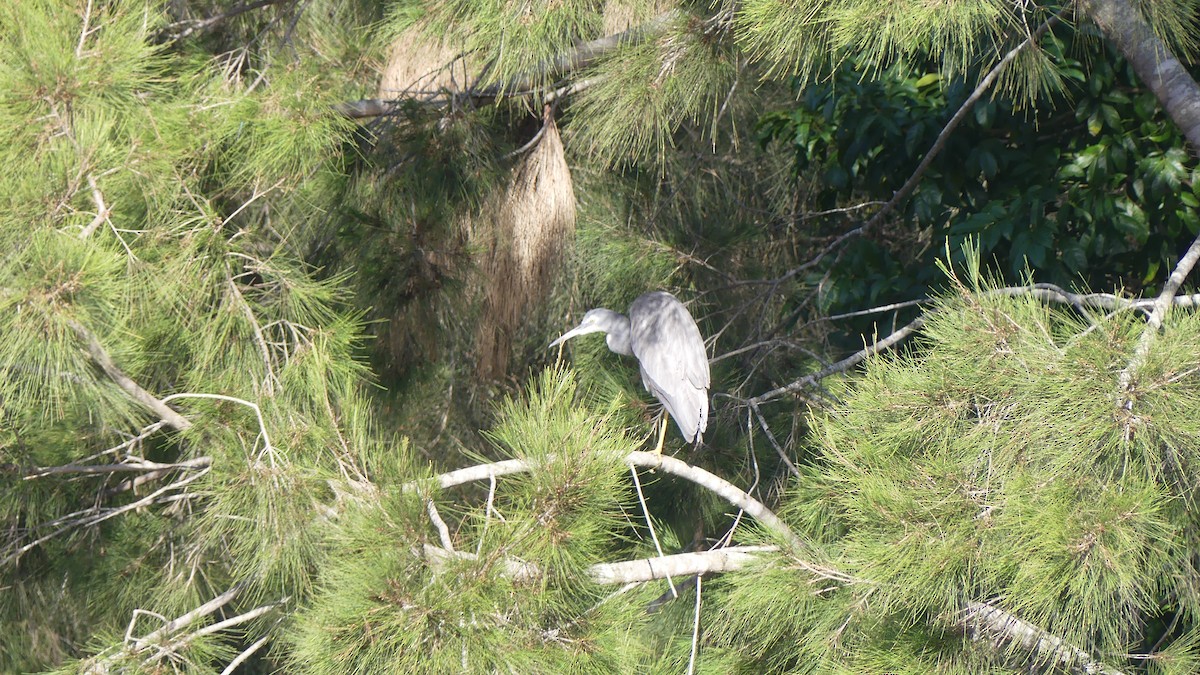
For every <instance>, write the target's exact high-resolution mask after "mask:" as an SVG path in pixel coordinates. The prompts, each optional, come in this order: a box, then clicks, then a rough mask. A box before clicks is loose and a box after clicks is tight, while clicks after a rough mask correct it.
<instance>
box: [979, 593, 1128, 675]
mask: <svg viewBox="0 0 1200 675" xmlns="http://www.w3.org/2000/svg"><path fill="white" fill-rule="evenodd" d="M958 625H959V628H960V629H963V630H965V631H966V632H967V634H968V635H970V636H971V637H972V638H974V639H989V640H992V641H993V642H1008V643H1011V644H1013V645H1016V646H1019V647H1021V648H1022V649H1023V650H1025V651H1027V652H1032V653H1035V654H1037V655H1038V656H1039V657H1041V658H1042V659H1044V660H1045V661H1048V662H1050V663H1054V664H1055V665H1058V666H1060V667H1062V668H1065V669H1066V670H1067V671H1068V672H1071V673H1079V674H1080V675H1085V674H1086V675H1122V674H1121V671H1119V670H1114V669H1112V668H1109V667H1108V666H1106V665H1104V664H1103V663H1101V662H1100V661H1098V660H1097V659H1095V658H1093V657H1092V655H1091V654H1089V653H1087V652H1085V651H1084V650H1082V649H1080V648H1078V647H1076V646H1074V645H1071V644H1068V643H1067V642H1066V641H1064V640H1063V639H1062V638H1060V637H1057V636H1055V635H1051V634H1050V633H1047V632H1046V631H1044V630H1042V629H1041V628H1038V627H1037V626H1035V625H1033V624H1031V623H1028V622H1026V621H1022V620H1021V619H1018V618H1017V617H1015V616H1013V615H1012V614H1009V613H1008V612H1006V611H1004V610H1002V609H1000V608H999V607H995V606H993V605H989V604H986V603H982V602H969V603H967V606H966V607H965V608H964V609H963V611H962V614H961V616H960V618H959V620H958ZM996 646H997V647H1000V646H1001V645H1000V644H997V645H996Z"/></svg>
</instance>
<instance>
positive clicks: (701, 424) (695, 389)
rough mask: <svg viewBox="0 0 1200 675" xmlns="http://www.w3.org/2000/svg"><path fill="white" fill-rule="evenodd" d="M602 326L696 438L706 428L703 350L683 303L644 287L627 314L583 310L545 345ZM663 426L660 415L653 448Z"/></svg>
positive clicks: (685, 432) (690, 436)
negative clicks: (576, 321) (573, 324)
mask: <svg viewBox="0 0 1200 675" xmlns="http://www.w3.org/2000/svg"><path fill="white" fill-rule="evenodd" d="M601 332H602V333H607V336H606V338H605V341H606V342H607V343H608V348H609V349H610V350H612V351H614V352H616V353H618V354H624V355H625V356H633V357H636V358H637V360H638V367H639V369H640V370H641V372H642V384H643V385H645V387H646V391H649V392H650V393H651V394H653V395H654V398H656V399H658V400H659V401H660V402H661V403H662V404H663V407H664V408H665V409H666V411H667V413H669V414H670V415H671V418H672V419H674V420H675V424H676V425H678V426H679V432H680V433H681V434H683V437H684V438H685V439H686V440H687V441H688V442H689V443H691V442H693V441H695V442H696V443H699V442H701V440H702V436H703V434H704V430H705V429H707V428H708V385H709V379H710V378H709V372H708V352H707V351H706V350H705V348H704V338H702V337H700V329H699V328H697V327H696V321H695V320H694V319H692V315H691V314H689V313H688V311H687V307H684V306H683V303H682V302H679V300H677V299H676V298H675V296H673V295H671V294H670V293H665V292H663V291H654V292H652V293H646V294H645V295H642V296H640V297H639V298H638V299H637V300H634V301H633V304H632V305H630V306H629V316H625V315H624V314H620V313H617V312H614V311H612V310H609V309H593V310H590V311H588V313H587V314H584V315H583V321H581V322H579V325H578V326H576V327H575V328H572V329H571V330H569V331H567V332H566V333H563V335H562V336H561V337H559V338H558V339H557V340H555V341H554V342H551V343H550V346H551V347H554V346H557V345H560V344H562V343H563V342H565V341H567V340H569V339H571V338H573V337H576V336H578V335H586V334H588V333H601ZM666 432H667V421H666V419H663V424H662V430H661V431H660V432H659V436H658V447H657V448H656V450H655V451H656V452H659V453H661V452H662V448H663V440H664V438H665V436H666Z"/></svg>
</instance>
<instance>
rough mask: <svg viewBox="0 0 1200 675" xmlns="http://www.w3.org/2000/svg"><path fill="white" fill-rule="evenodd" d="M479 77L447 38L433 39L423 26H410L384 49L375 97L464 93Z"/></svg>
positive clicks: (475, 70) (457, 45) (462, 52)
mask: <svg viewBox="0 0 1200 675" xmlns="http://www.w3.org/2000/svg"><path fill="white" fill-rule="evenodd" d="M478 77H479V68H478V67H477V66H476V64H474V63H473V62H472V60H471V59H468V58H467V57H466V56H465V53H464V49H463V48H462V45H459V44H456V43H455V42H454V41H453V40H452V39H451V38H450V37H448V36H441V37H435V36H433V35H431V33H430V30H429V28H428V27H427V26H424V25H422V24H419V23H418V24H414V25H412V26H410V27H409V28H408V29H407V30H405V31H404V32H403V33H401V34H400V35H399V36H398V37H397V38H396V39H395V40H394V41H392V45H391V47H389V48H388V57H387V63H386V64H385V65H384V67H383V72H382V74H381V77H380V80H379V98H382V99H388V100H391V99H397V98H405V97H411V96H415V97H420V96H430V95H433V94H436V93H438V92H441V91H443V90H448V91H466V90H467V89H470V88H471V86H473V85H474V83H475V80H476V79H478Z"/></svg>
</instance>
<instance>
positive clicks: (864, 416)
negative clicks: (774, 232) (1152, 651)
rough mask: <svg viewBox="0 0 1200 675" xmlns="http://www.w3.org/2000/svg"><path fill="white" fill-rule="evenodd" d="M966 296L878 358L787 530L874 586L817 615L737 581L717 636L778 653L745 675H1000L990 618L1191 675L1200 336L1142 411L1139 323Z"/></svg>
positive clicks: (844, 408)
mask: <svg viewBox="0 0 1200 675" xmlns="http://www.w3.org/2000/svg"><path fill="white" fill-rule="evenodd" d="M976 259H977V258H976ZM957 288H958V293H957V295H956V296H953V297H948V298H946V299H944V300H943V301H942V302H941V304H939V305H938V307H937V308H936V309H935V310H934V312H933V313H932V314H931V315H930V317H929V323H928V325H927V328H926V330H925V331H924V333H923V339H922V343H923V344H922V345H921V347H920V349H919V350H917V351H914V352H912V353H908V354H898V355H893V356H886V357H879V358H877V359H875V360H874V361H873V362H871V363H870V364H869V365H868V367H867V369H866V370H865V372H864V373H863V375H862V377H861V378H855V379H854V380H853V381H852V382H851V383H850V386H849V388H848V390H847V391H846V392H845V393H844V394H843V395H842V397H841V401H840V403H839V405H838V406H837V407H836V408H834V409H832V410H830V411H829V412H827V413H822V414H819V415H816V416H815V417H814V419H813V420H812V424H813V434H814V441H815V442H816V443H817V447H818V448H819V459H818V461H817V463H816V464H815V465H814V466H813V467H812V468H810V469H809V470H807V471H805V472H804V473H803V475H802V477H801V478H800V479H799V480H798V481H797V483H796V486H795V488H794V491H793V492H792V494H791V495H790V498H789V499H788V502H787V507H786V512H787V516H788V518H789V520H790V521H791V522H793V523H795V524H796V525H797V527H798V530H799V531H800V532H802V533H804V534H807V535H808V536H811V537H812V538H813V539H814V540H816V541H820V542H823V543H824V546H825V547H826V548H827V550H828V551H829V552H830V554H831V555H832V559H833V560H834V561H835V562H834V563H833V566H834V567H837V568H838V569H841V570H843V571H845V572H847V573H849V574H851V575H853V576H854V577H856V578H858V579H860V580H861V582H859V583H851V584H848V585H845V586H844V587H843V588H841V589H837V590H833V589H830V590H828V591H826V592H825V594H824V595H822V596H820V597H818V596H817V595H816V593H815V592H814V589H813V588H812V586H811V585H809V586H808V587H807V588H801V587H800V586H801V585H803V584H808V583H810V582H809V581H808V580H801V579H796V578H789V576H790V574H789V573H787V572H781V571H780V570H779V569H777V568H774V567H764V568H762V569H761V570H760V571H758V572H755V573H751V574H750V575H748V576H747V577H746V578H744V579H743V578H741V575H731V576H730V577H728V578H726V579H725V580H723V581H722V584H723V588H722V592H725V593H727V594H728V595H727V596H725V597H722V600H721V602H722V603H726V602H727V603H728V605H724V604H723V605H722V611H720V612H719V613H718V614H719V617H720V618H719V619H718V620H717V623H718V626H717V627H716V628H715V638H716V639H717V641H718V643H721V644H730V645H733V644H738V643H739V642H740V641H741V640H743V639H746V640H749V641H750V642H751V643H757V644H760V645H761V646H760V647H759V650H760V651H758V652H756V653H754V654H753V655H752V656H750V658H748V659H747V660H746V661H745V662H744V663H745V664H747V665H746V666H745V668H746V670H747V672H751V671H753V670H754V669H755V668H764V669H770V670H775V669H781V670H785V671H787V672H860V673H891V672H934V671H936V672H947V673H950V672H953V673H968V672H985V671H986V670H998V669H1001V668H1003V667H1004V663H1005V661H1004V656H1003V654H1004V652H1003V651H1000V652H999V653H997V652H995V651H992V652H991V653H990V654H988V652H987V650H986V649H983V648H982V647H983V645H981V644H980V643H977V642H976V643H973V642H971V641H969V640H964V639H963V636H964V628H963V626H962V624H961V621H962V616H963V614H962V612H963V610H964V609H965V608H966V606H967V605H968V603H971V602H987V603H990V604H992V605H993V606H996V607H1001V608H1003V609H1005V610H1006V611H1009V612H1012V613H1014V614H1015V615H1016V616H1018V617H1020V618H1021V619H1022V620H1024V621H1027V622H1030V623H1032V624H1033V625H1035V626H1037V627H1039V628H1041V629H1043V630H1047V631H1049V632H1050V633H1052V634H1054V635H1055V636H1058V637H1060V638H1063V639H1065V640H1067V642H1068V643H1070V644H1072V645H1074V646H1075V647H1079V648H1082V649H1086V650H1088V651H1089V652H1090V653H1091V654H1093V658H1098V659H1100V660H1102V661H1105V662H1106V663H1108V664H1109V665H1111V666H1115V667H1118V668H1121V669H1124V668H1125V667H1126V663H1127V662H1126V658H1127V657H1126V655H1127V654H1129V653H1139V652H1145V650H1147V649H1149V648H1150V647H1151V645H1155V644H1162V645H1167V644H1170V645H1172V646H1171V648H1170V650H1168V653H1165V654H1163V655H1162V656H1161V657H1160V656H1159V655H1157V654H1156V655H1155V656H1153V657H1151V658H1152V659H1153V660H1154V662H1155V663H1158V664H1161V666H1162V668H1163V669H1164V672H1182V671H1177V670H1173V669H1174V668H1177V667H1182V666H1180V665H1179V664H1187V663H1194V659H1195V658H1196V651H1195V644H1194V642H1193V641H1192V638H1191V637H1190V635H1191V634H1192V631H1193V630H1194V625H1195V622H1196V618H1197V610H1198V609H1200V588H1197V586H1196V584H1195V583H1194V581H1195V579H1196V578H1197V577H1196V573H1197V569H1196V559H1195V556H1194V551H1195V550H1196V547H1197V545H1198V544H1200V542H1197V539H1196V537H1197V519H1196V503H1195V498H1196V493H1195V490H1196V488H1195V486H1196V485H1197V484H1198V483H1197V479H1198V478H1200V476H1197V475H1195V471H1196V468H1195V467H1196V460H1197V457H1196V456H1195V450H1194V449H1195V439H1197V438H1200V426H1198V424H1197V422H1196V417H1195V416H1194V415H1190V414H1187V413H1186V412H1184V411H1186V410H1193V409H1194V408H1193V406H1195V405H1197V404H1200V387H1198V386H1197V381H1196V379H1195V378H1194V377H1190V376H1188V375H1182V374H1184V373H1193V372H1194V371H1195V369H1196V368H1197V367H1200V342H1198V340H1197V335H1200V332H1198V331H1200V324H1198V322H1197V319H1196V317H1195V316H1194V315H1183V314H1177V315H1173V316H1172V319H1171V321H1172V324H1171V325H1172V327H1171V329H1169V330H1168V331H1166V332H1165V333H1163V334H1162V335H1160V336H1159V342H1157V343H1156V350H1155V353H1156V354H1161V355H1164V356H1161V357H1156V358H1155V359H1154V362H1153V363H1147V364H1146V365H1145V366H1144V367H1143V368H1142V369H1141V370H1140V371H1139V373H1138V376H1137V378H1136V381H1137V384H1136V387H1135V394H1134V399H1135V402H1134V403H1133V404H1132V407H1131V409H1129V410H1126V409H1124V408H1122V407H1121V406H1120V400H1119V398H1118V397H1117V395H1116V393H1117V389H1116V381H1117V372H1118V371H1119V370H1121V369H1122V368H1124V367H1125V366H1126V364H1127V363H1128V361H1129V355H1130V354H1131V353H1132V347H1133V344H1134V343H1135V342H1136V341H1137V339H1138V336H1139V335H1140V333H1141V331H1142V330H1143V323H1142V321H1141V319H1140V318H1138V317H1137V316H1136V315H1135V314H1134V312H1132V311H1122V312H1116V313H1114V314H1112V315H1109V316H1107V317H1091V318H1085V317H1083V316H1081V315H1079V314H1077V313H1076V312H1074V311H1072V310H1064V309H1060V308H1054V307H1048V306H1046V305H1044V304H1042V303H1040V302H1038V301H1036V300H1034V299H1032V298H1012V297H1006V296H1003V295H1000V294H996V293H993V292H992V291H991V289H992V288H993V286H992V285H991V284H988V283H984V282H981V280H980V278H979V277H978V272H975V273H974V274H973V275H971V276H970V277H969V279H968V280H967V282H966V284H965V285H964V284H961V283H960V284H959V285H958V286H957ZM1093 321H1094V323H1093ZM1158 349H1161V350H1162V351H1161V352H1160V351H1158ZM1166 354H1170V356H1165V355H1166ZM1181 375H1182V376H1181ZM1183 439H1189V440H1188V441H1187V442H1183ZM724 584H727V585H728V586H727V587H725V586H724ZM788 584H791V585H793V587H792V589H791V590H788V591H782V590H781V588H782V587H783V586H784V585H788ZM780 595H782V596H784V597H787V598H789V600H791V601H790V602H786V603H785V602H781V601H780V600H779V597H780ZM768 645H770V646H768ZM1041 658H1049V655H1048V654H1043V655H1041ZM749 664H756V665H753V666H751V665H749ZM1134 665H1136V662H1135V664H1134ZM1005 672H1007V671H1005Z"/></svg>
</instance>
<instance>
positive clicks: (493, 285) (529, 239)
mask: <svg viewBox="0 0 1200 675" xmlns="http://www.w3.org/2000/svg"><path fill="white" fill-rule="evenodd" d="M540 133H541V137H540V138H539V139H538V140H537V143H536V144H535V146H534V147H533V149H532V150H531V151H530V152H529V154H528V155H526V156H525V157H524V158H523V159H522V160H521V162H520V163H519V164H518V166H517V167H516V169H515V170H514V172H513V179H512V181H511V182H510V183H509V185H508V187H507V188H506V189H505V190H504V192H503V193H502V194H501V195H500V196H499V198H498V199H497V201H496V207H495V208H494V209H492V210H491V211H490V213H485V214H484V216H483V221H484V223H485V224H486V225H487V227H485V230H484V231H482V232H476V233H475V235H476V238H477V239H481V238H482V239H483V241H480V242H479V243H480V244H481V248H483V249H484V250H486V254H485V255H486V256H487V257H486V260H485V261H484V263H483V264H482V265H481V269H482V271H483V273H484V274H485V275H486V278H485V279H484V280H483V284H484V287H485V288H486V294H487V295H486V297H485V298H484V307H483V316H482V317H481V321H480V325H479V332H478V339H477V345H478V356H479V369H480V374H481V375H482V376H483V377H486V378H497V377H502V376H503V375H504V374H505V372H506V370H507V368H508V358H509V351H510V348H511V346H512V338H513V333H514V332H515V331H516V330H517V329H518V328H519V327H520V326H521V325H522V324H525V323H528V321H527V318H528V317H527V314H529V313H530V312H534V311H537V310H536V308H537V307H538V306H539V305H540V303H541V301H542V300H543V299H545V297H546V296H547V295H548V293H549V291H550V284H551V283H552V282H553V281H554V278H555V276H557V274H558V272H559V270H560V268H561V266H562V260H563V254H564V253H565V252H566V250H567V247H568V245H569V244H570V242H571V240H572V239H573V237H574V235H575V191H574V187H573V185H572V182H571V170H570V167H568V166H567V160H566V155H565V153H564V151H563V145H562V139H561V138H560V137H559V135H558V127H557V126H556V125H555V124H554V118H553V117H552V116H551V115H549V114H547V115H546V122H545V127H544V128H543V129H542V131H541V132H540Z"/></svg>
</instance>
